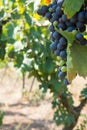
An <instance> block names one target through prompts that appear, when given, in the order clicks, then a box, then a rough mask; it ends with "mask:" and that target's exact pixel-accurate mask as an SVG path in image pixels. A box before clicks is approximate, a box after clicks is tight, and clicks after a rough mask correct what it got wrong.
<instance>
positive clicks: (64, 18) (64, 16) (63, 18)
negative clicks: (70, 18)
mask: <svg viewBox="0 0 87 130" xmlns="http://www.w3.org/2000/svg"><path fill="white" fill-rule="evenodd" d="M62 21H63V22H66V21H67V15H66V14H63V15H62Z"/></svg>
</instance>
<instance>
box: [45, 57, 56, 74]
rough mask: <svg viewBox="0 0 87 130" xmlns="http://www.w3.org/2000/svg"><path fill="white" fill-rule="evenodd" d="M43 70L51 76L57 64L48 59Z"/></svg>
mask: <svg viewBox="0 0 87 130" xmlns="http://www.w3.org/2000/svg"><path fill="white" fill-rule="evenodd" d="M43 70H44V71H46V72H47V73H49V74H51V73H52V72H54V70H55V63H54V62H53V61H52V59H51V58H47V59H46V61H45V64H44V65H43Z"/></svg>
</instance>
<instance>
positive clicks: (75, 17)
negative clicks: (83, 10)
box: [70, 15, 77, 24]
mask: <svg viewBox="0 0 87 130" xmlns="http://www.w3.org/2000/svg"><path fill="white" fill-rule="evenodd" d="M76 22H77V15H74V16H73V17H72V18H71V19H70V23H71V24H76Z"/></svg>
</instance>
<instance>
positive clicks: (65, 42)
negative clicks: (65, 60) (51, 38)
mask: <svg viewBox="0 0 87 130" xmlns="http://www.w3.org/2000/svg"><path fill="white" fill-rule="evenodd" d="M59 43H61V44H62V45H65V46H66V45H67V40H66V39H65V38H64V37H61V38H60V39H59Z"/></svg>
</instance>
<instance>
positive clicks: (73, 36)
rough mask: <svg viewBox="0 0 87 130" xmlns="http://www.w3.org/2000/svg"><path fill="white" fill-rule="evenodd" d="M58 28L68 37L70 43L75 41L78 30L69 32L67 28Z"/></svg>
mask: <svg viewBox="0 0 87 130" xmlns="http://www.w3.org/2000/svg"><path fill="white" fill-rule="evenodd" d="M56 30H57V31H58V32H59V33H60V34H61V35H63V36H64V37H65V38H66V39H67V41H68V43H73V41H74V40H75V36H76V33H77V31H76V30H75V31H73V32H68V31H67V30H65V31H63V30H61V29H57V28H56Z"/></svg>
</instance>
